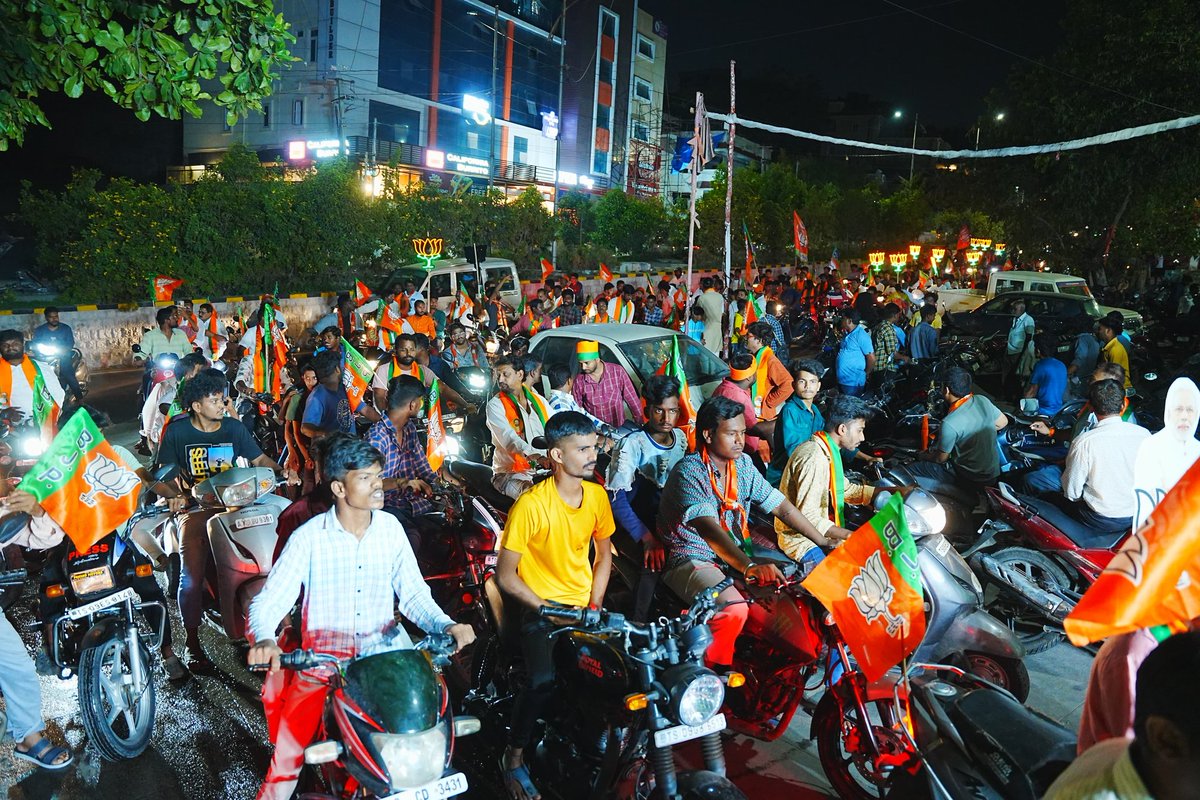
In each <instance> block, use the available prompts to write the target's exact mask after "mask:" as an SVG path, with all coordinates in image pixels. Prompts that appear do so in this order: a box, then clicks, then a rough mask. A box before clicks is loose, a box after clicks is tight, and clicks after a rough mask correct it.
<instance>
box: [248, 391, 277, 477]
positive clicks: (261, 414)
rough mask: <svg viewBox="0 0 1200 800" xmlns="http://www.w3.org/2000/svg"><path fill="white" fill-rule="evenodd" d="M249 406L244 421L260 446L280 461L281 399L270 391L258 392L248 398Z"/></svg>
mask: <svg viewBox="0 0 1200 800" xmlns="http://www.w3.org/2000/svg"><path fill="white" fill-rule="evenodd" d="M247 399H248V401H249V408H248V409H246V412H245V414H243V415H242V422H243V423H244V424H245V425H246V427H247V428H249V429H250V434H251V436H253V437H254V442H255V443H256V444H257V445H258V448H259V449H260V450H262V451H263V452H264V453H266V454H267V455H268V456H270V457H271V458H273V459H275V460H276V461H278V460H279V459H280V457H281V456H282V454H283V449H284V436H283V425H281V424H280V422H279V401H278V400H276V399H275V398H274V397H272V396H271V394H270V392H257V393H255V394H253V395H251V396H250V397H249V398H247Z"/></svg>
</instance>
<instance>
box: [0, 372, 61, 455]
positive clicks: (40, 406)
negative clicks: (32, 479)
mask: <svg viewBox="0 0 1200 800" xmlns="http://www.w3.org/2000/svg"><path fill="white" fill-rule="evenodd" d="M4 365H5V366H6V367H7V369H3V368H0V392H3V393H4V396H5V397H7V398H8V403H9V404H10V405H11V404H12V385H13V370H14V369H18V368H19V369H20V370H21V374H22V375H24V376H25V381H26V382H27V383H28V384H29V388H30V390H31V391H32V393H33V420H34V422H36V423H37V425H38V427H39V428H41V431H42V439H43V440H44V441H46V442H49V441H50V440H51V439H53V438H54V428H55V426H56V425H57V424H58V403H55V402H54V398H53V397H51V396H50V390H49V389H47V388H46V381H45V379H44V378H42V368H41V367H39V366H38V365H37V364H35V363H34V362H33V359H31V358H30V357H29V356H25V357H24V358H22V359H21V363H20V365H19V367H13V365H12V364H9V363H8V362H7V361H6V362H4Z"/></svg>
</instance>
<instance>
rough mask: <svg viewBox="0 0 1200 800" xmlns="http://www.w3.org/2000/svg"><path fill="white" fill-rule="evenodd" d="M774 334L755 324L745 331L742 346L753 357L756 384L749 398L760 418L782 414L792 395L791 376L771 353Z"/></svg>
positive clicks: (761, 323)
mask: <svg viewBox="0 0 1200 800" xmlns="http://www.w3.org/2000/svg"><path fill="white" fill-rule="evenodd" d="M774 338H775V335H774V334H773V333H772V332H771V326H770V325H768V324H767V323H765V322H754V323H751V324H750V326H749V327H748V328H746V335H745V336H744V337H742V343H743V344H745V346H746V351H747V352H749V353H750V354H751V355H753V356H754V383H753V384H752V385H751V388H750V396H751V398H753V400H754V410H755V412H757V414H758V418H759V419H763V420H771V419H775V417H777V416H778V415H779V407H780V406H782V405H783V404H784V402H785V401H786V400H787V399H788V398H789V397H791V396H792V375H791V373H790V372H788V371H787V367H785V366H784V365H783V362H781V361H780V360H779V357H778V356H776V355H775V353H773V352H772V351H771V344H772V342H773V341H774Z"/></svg>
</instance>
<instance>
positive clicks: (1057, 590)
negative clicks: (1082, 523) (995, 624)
mask: <svg viewBox="0 0 1200 800" xmlns="http://www.w3.org/2000/svg"><path fill="white" fill-rule="evenodd" d="M992 557H993V558H995V559H996V561H998V562H1000V564H1002V565H1003V566H1004V567H1005V568H1007V569H1010V570H1013V571H1014V572H1016V573H1019V574H1020V575H1021V576H1022V577H1024V578H1026V579H1027V580H1029V581H1032V582H1033V583H1034V584H1035V585H1037V586H1040V587H1042V588H1043V589H1046V590H1047V591H1052V592H1053V593H1054V594H1057V595H1059V596H1060V597H1061V596H1064V595H1066V593H1067V592H1068V591H1069V590H1070V588H1071V580H1070V578H1068V577H1067V573H1066V572H1065V571H1063V568H1062V567H1060V566H1059V565H1058V564H1057V563H1055V561H1054V559H1052V558H1050V557H1049V556H1047V555H1046V554H1045V553H1039V552H1038V551H1036V550H1030V549H1029V548H1026V547H1007V548H1005V549H1003V550H1000V551H998V552H996V553H994V554H993V556H992ZM984 601H985V606H986V608H987V611H988V613H989V614H991V615H992V616H993V617H995V618H996V619H998V620H1000V621H1001V622H1003V623H1005V624H1006V625H1008V626H1009V628H1011V629H1012V632H1013V633H1015V634H1016V635H1017V638H1018V639H1020V640H1021V644H1023V645H1025V652H1026V653H1027V654H1028V655H1034V654H1036V653H1041V652H1044V651H1046V650H1049V649H1050V648H1051V647H1054V646H1055V645H1056V644H1058V643H1059V642H1061V641H1062V640H1063V639H1064V638H1066V637H1065V635H1064V634H1063V633H1061V632H1060V631H1057V630H1054V629H1053V628H1051V627H1050V626H1048V625H1047V624H1046V618H1045V616H1044V615H1043V614H1042V613H1041V612H1040V611H1039V610H1038V608H1037V607H1035V606H1034V605H1033V604H1032V602H1031V601H1029V600H1027V599H1025V597H1024V596H1022V595H1020V594H1019V593H1018V592H1017V591H1016V590H1015V589H1013V588H1012V587H1009V586H1007V585H1003V586H1002V585H1000V584H999V583H998V582H997V581H996V580H995V579H992V578H989V579H988V583H987V584H985V591H984Z"/></svg>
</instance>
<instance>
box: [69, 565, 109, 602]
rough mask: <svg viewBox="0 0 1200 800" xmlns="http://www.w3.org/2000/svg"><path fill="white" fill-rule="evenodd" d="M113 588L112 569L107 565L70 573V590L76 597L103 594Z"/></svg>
mask: <svg viewBox="0 0 1200 800" xmlns="http://www.w3.org/2000/svg"><path fill="white" fill-rule="evenodd" d="M111 588H113V575H112V568H111V567H109V566H108V565H105V566H103V567H96V568H95V569H85V570H82V571H80V572H72V573H71V589H72V590H74V592H75V594H77V595H81V596H82V595H87V594H92V593H93V592H103V591H106V590H108V589H111Z"/></svg>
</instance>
